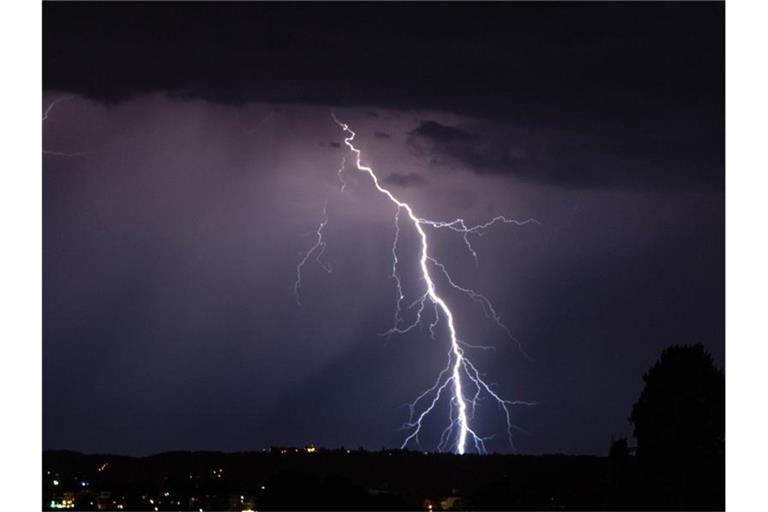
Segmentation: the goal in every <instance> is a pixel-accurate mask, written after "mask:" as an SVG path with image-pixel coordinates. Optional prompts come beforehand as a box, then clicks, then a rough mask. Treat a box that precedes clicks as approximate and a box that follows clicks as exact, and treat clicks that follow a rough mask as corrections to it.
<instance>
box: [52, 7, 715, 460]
mask: <svg viewBox="0 0 768 512" xmlns="http://www.w3.org/2000/svg"><path fill="white" fill-rule="evenodd" d="M59 98H68V99H66V100H64V101H61V102H59V103H57V104H56V105H55V107H54V108H53V109H52V110H51V111H50V113H49V116H48V118H47V119H46V120H45V122H44V124H43V134H44V137H43V141H44V150H45V151H47V152H49V154H44V155H43V250H44V253H43V279H44V289H43V335H44V339H43V356H44V358H43V420H44V424H43V445H44V448H46V449H53V448H66V449H73V450H80V451H87V452H111V453H128V454H148V453H155V452H159V451H165V450H178V449H193V450H202V449H204V450H227V451H235V450H255V449H261V448H263V447H267V446H270V445H286V444H287V445H304V444H307V443H314V444H316V445H319V446H326V447H336V446H342V445H343V446H347V447H358V446H363V447H365V448H369V449H379V448H382V447H388V448H389V447H398V446H399V445H400V442H401V441H402V439H403V438H404V435H405V433H404V432H403V431H402V430H401V429H400V427H401V425H402V423H403V422H404V421H405V420H406V419H407V417H408V410H407V407H405V405H404V404H406V403H407V402H409V401H411V400H413V399H414V398H415V397H416V396H417V395H418V394H419V393H420V392H421V391H422V390H424V389H426V388H428V387H429V386H430V385H431V384H432V382H433V381H434V378H435V377H436V376H437V374H438V372H439V371H440V370H441V369H442V368H443V366H444V365H445V362H446V358H445V356H446V353H447V345H446V343H447V341H446V339H445V337H444V336H438V337H437V339H435V340H433V339H431V338H430V336H429V332H428V329H427V328H426V326H425V327H424V328H423V329H417V330H415V331H413V332H411V333H409V334H407V335H403V336H391V337H382V336H381V335H380V334H381V333H382V332H383V331H386V330H387V329H388V328H389V327H390V326H391V324H392V315H393V310H394V303H395V289H394V283H393V281H392V278H391V277H390V273H391V265H392V262H391V252H390V251H391V245H392V240H393V237H394V221H393V214H394V211H393V208H392V206H391V204H389V203H388V202H387V201H386V199H384V198H382V196H381V195H379V194H377V193H376V191H375V190H374V189H373V187H372V184H371V182H370V180H369V179H367V178H366V176H365V175H362V174H360V173H357V174H355V171H354V170H353V169H352V167H350V166H348V167H347V171H346V173H345V179H346V181H347V182H348V185H347V188H346V190H344V191H343V192H341V191H340V190H339V181H338V176H337V171H338V169H339V166H340V164H341V160H342V158H343V157H345V156H346V157H347V159H349V157H350V155H349V153H348V152H347V151H345V149H344V146H343V137H342V133H341V131H340V129H339V127H338V126H337V125H336V124H335V123H334V122H333V120H332V118H331V112H332V111H333V112H335V114H336V115H337V116H338V117H339V118H340V119H342V120H343V121H345V122H347V123H349V124H350V126H351V127H352V129H354V130H355V131H356V132H357V133H358V139H357V141H358V142H359V146H360V147H361V149H362V150H363V152H364V160H365V162H366V163H369V164H371V165H373V167H374V168H375V169H376V171H377V172H378V174H379V175H380V177H381V178H382V180H383V182H384V183H385V185H386V186H388V187H390V188H391V190H392V191H393V192H395V193H396V194H398V196H400V197H401V198H402V199H404V200H406V201H408V202H409V203H410V204H411V205H412V206H414V208H415V209H416V210H417V213H418V214H420V215H422V216H424V217H429V218H436V219H453V218H457V217H462V218H465V219H467V221H469V222H471V223H479V222H483V221H485V220H487V219H489V218H492V217H494V216H496V215H506V216H508V217H517V218H521V219H525V218H529V217H533V218H536V219H538V220H539V221H540V222H541V225H526V226H521V227H515V226H501V227H497V228H495V229H493V230H492V231H490V232H489V233H488V234H486V235H485V236H483V237H479V238H475V239H473V242H474V246H475V248H476V249H477V251H478V262H477V264H475V262H474V261H473V259H472V257H471V255H470V254H469V253H468V252H467V251H466V248H465V247H464V245H463V242H462V240H461V237H460V236H458V235H456V234H451V233H446V232H431V233H433V235H431V236H432V238H431V240H432V245H433V249H434V252H435V254H437V255H439V257H440V258H441V261H442V262H443V263H444V264H445V265H446V266H447V267H448V268H449V269H450V270H451V272H452V274H453V277H454V279H455V280H457V281H459V282H461V283H464V284H466V285H467V286H471V287H473V288H475V289H476V290H478V291H481V292H483V293H485V294H486V295H487V296H488V297H489V298H490V299H491V300H492V301H493V302H494V305H495V306H496V309H497V311H498V312H499V314H500V316H501V317H502V319H503V320H504V321H505V322H506V323H507V325H509V327H510V328H511V330H512V332H513V333H514V335H515V336H516V337H517V338H518V339H519V340H520V342H521V344H522V345H523V347H524V348H525V351H526V352H527V353H528V354H529V355H530V358H526V357H524V356H523V355H522V353H521V351H520V350H519V348H518V347H517V346H516V345H515V344H514V343H512V342H510V341H509V340H508V339H507V338H506V337H505V336H504V333H503V332H502V331H500V330H499V329H498V328H497V327H496V326H495V325H493V323H492V322H489V321H488V320H486V319H485V318H484V317H483V315H482V310H481V309H480V308H479V307H478V306H477V304H474V303H473V302H472V301H470V300H468V299H467V298H466V297H462V296H461V295H459V294H452V293H450V292H448V291H447V290H446V298H447V299H448V300H449V301H450V302H451V305H452V308H453V309H454V312H455V313H456V316H457V323H458V325H459V329H460V331H461V335H462V337H464V338H466V339H468V340H471V341H472V342H473V343H482V344H489V345H493V346H495V347H496V350H495V351H492V352H491V351H478V352H476V353H475V352H473V353H472V358H473V360H474V361H475V362H476V363H477V364H478V366H480V367H481V370H482V371H483V372H484V373H486V375H487V380H489V381H490V382H494V383H495V384H496V386H497V387H496V389H497V390H498V391H499V393H501V394H502V395H504V396H505V397H507V398H510V399H519V400H527V401H532V402H537V405H535V406H533V407H521V408H515V409H513V413H514V418H513V419H514V423H515V424H516V425H518V426H519V427H520V428H521V431H520V432H516V433H515V443H516V449H517V451H518V452H521V453H551V452H564V453H593V454H604V453H606V452H607V448H608V445H609V443H610V441H611V438H612V437H615V436H617V435H618V434H621V433H624V434H626V435H629V434H631V425H630V424H629V422H628V420H627V418H628V416H629V414H630V409H631V406H632V404H633V403H634V401H635V400H636V399H637V397H638V396H639V393H640V391H641V389H642V375H643V373H644V371H645V370H646V369H647V368H648V367H649V366H650V365H651V364H652V363H653V362H654V361H655V360H656V358H657V357H658V356H659V354H660V352H661V350H662V349H663V348H664V347H666V346H669V345H671V344H691V343H703V344H704V346H705V347H706V349H707V350H709V351H710V352H711V353H712V354H713V356H714V357H715V360H716V362H717V363H718V364H719V365H721V366H724V352H725V346H724V324H725V320H724V302H725V299H724V277H725V276H724V260H725V257H724V256H725V238H724V224H725V218H724V217H725V209H724V207H725V194H724V171H725V169H724V4H723V3H717V2H708V3H690V2H685V3H676V4H659V3H644V4H635V3H618V4H616V3H602V2H601V3H596V4H580V3H567V4H557V3H549V2H548V3H542V4H534V5H531V4H511V3H493V4H472V5H467V4H460V3H449V4H437V3H431V2H430V3H421V4H398V5H393V4H384V3H376V4H347V3H344V4H332V5H322V4H304V5H302V4H297V3H290V4H271V3H270V4H246V3H231V4H217V5H213V4H204V3H194V4H182V3H169V4H162V5H149V4H133V3H131V4H123V3H121V4H117V3H88V4H67V3H60V2H56V3H45V4H44V6H43V98H42V100H43V101H42V103H43V107H47V106H48V105H50V103H51V102H52V101H55V100H57V99H59ZM55 153H67V154H74V155H70V156H66V155H60V154H55ZM326 200H327V204H328V206H327V211H328V225H327V227H326V230H325V240H326V242H327V249H326V251H325V254H324V255H323V259H324V261H326V262H327V263H329V264H330V265H332V267H333V272H331V273H326V272H324V271H323V269H322V268H320V266H318V265H317V264H315V263H312V262H311V263H309V264H308V265H307V266H306V267H305V271H304V280H303V286H302V288H301V294H302V295H301V298H302V304H303V305H302V306H298V305H297V304H296V301H295V299H294V296H293V293H292V286H293V283H294V279H295V271H296V264H297V263H298V261H299V260H300V258H301V255H302V251H306V250H307V249H309V248H310V247H311V246H312V244H313V243H314V239H313V234H314V231H315V229H316V228H317V224H318V222H319V221H320V220H321V218H322V215H323V206H324V204H325V202H326ZM412 235H413V234H412V233H411V234H410V235H408V234H406V235H405V236H404V238H403V240H402V251H403V255H404V256H405V259H404V260H403V268H402V270H403V273H404V274H406V275H414V273H415V271H416V265H415V263H414V262H415V259H413V258H410V259H409V258H408V255H415V251H416V248H417V246H416V243H415V237H414V236H412ZM409 263H411V265H410V266H409ZM440 414H441V416H440V417H439V418H438V419H437V420H436V421H435V422H434V423H430V424H429V426H428V428H427V435H425V436H424V437H423V440H424V441H425V443H424V445H425V447H426V448H431V447H434V445H435V444H436V439H435V438H434V436H435V435H439V432H440V430H441V429H442V427H443V426H444V419H445V414H443V413H440ZM499 419H500V418H499V414H498V410H497V408H496V407H495V406H494V405H493V404H492V403H490V402H483V403H481V406H480V412H479V413H478V417H477V419H476V420H475V426H476V427H477V428H478V429H479V430H480V431H481V432H482V433H484V434H492V433H496V434H497V436H496V437H495V438H494V439H492V440H490V441H489V443H488V446H489V449H491V450H496V451H510V447H509V446H508V444H506V441H505V436H504V435H503V428H502V426H501V423H500V422H499ZM430 436H432V437H430Z"/></svg>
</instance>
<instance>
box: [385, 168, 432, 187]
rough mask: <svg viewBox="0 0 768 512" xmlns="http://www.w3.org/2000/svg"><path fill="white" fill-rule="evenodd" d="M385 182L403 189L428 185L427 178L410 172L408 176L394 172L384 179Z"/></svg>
mask: <svg viewBox="0 0 768 512" xmlns="http://www.w3.org/2000/svg"><path fill="white" fill-rule="evenodd" d="M384 182H385V183H388V184H391V185H395V186H396V187H402V188H406V187H423V186H424V185H426V184H427V180H426V178H424V176H422V175H421V174H418V173H415V172H409V173H406V174H403V173H397V172H393V173H391V174H389V175H387V177H386V178H384Z"/></svg>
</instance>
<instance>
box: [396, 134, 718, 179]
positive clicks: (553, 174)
mask: <svg viewBox="0 0 768 512" xmlns="http://www.w3.org/2000/svg"><path fill="white" fill-rule="evenodd" d="M691 133H695V134H696V136H697V137H696V140H692V139H691V136H690V134H691ZM723 135H724V134H723V132H722V126H717V125H710V126H704V125H697V126H689V125H688V124H687V123H686V122H685V121H680V120H677V119H670V120H669V122H668V123H666V124H663V125H658V126H653V127H651V126H646V125H636V126H625V127H623V129H620V130H619V133H618V134H617V133H614V134H610V135H606V136H605V137H602V138H595V136H594V134H593V133H590V132H584V131H579V130H574V129H572V128H569V127H567V126H563V125H557V124H554V123H539V124H538V125H537V126H536V127H530V126H529V127H526V128H522V127H521V126H519V125H517V126H516V125H500V124H498V123H493V124H492V123H474V125H473V126H471V127H467V128H463V127H462V128H459V127H455V126H446V125H442V124H440V123H438V122H436V121H432V120H429V121H423V122H422V123H421V124H420V125H419V126H418V127H417V128H416V129H414V130H412V131H411V132H410V134H409V137H408V144H409V146H410V147H411V149H412V150H413V151H414V152H416V153H417V154H421V155H426V156H428V157H430V158H432V163H433V164H437V165H441V164H442V165H444V164H446V163H450V161H451V160H453V161H456V162H459V163H461V164H463V166H464V167H465V168H467V169H469V170H470V171H473V172H475V173H477V174H493V175H499V176H514V177H516V178H518V179H522V180H526V181H531V182H535V183H541V184H550V185H558V186H563V187H568V188H582V187H598V188H604V187H623V188H641V189H664V188H677V189H682V188H686V189H689V190H690V189H695V190H698V189H701V188H708V189H721V188H722V186H723V183H724V178H725V175H724V171H725V151H724V145H723Z"/></svg>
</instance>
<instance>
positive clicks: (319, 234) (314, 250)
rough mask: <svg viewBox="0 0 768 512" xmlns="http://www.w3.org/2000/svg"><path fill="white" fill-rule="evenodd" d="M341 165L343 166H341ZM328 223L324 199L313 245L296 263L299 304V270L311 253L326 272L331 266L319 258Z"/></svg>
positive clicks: (296, 294) (297, 301)
mask: <svg viewBox="0 0 768 512" xmlns="http://www.w3.org/2000/svg"><path fill="white" fill-rule="evenodd" d="M342 167H343V166H342ZM327 224H328V201H327V200H326V201H325V204H324V205H323V219H322V220H321V221H320V224H319V225H318V226H317V230H316V231H315V236H316V238H315V245H313V246H312V247H310V248H309V250H308V251H306V252H305V253H304V256H303V257H302V258H301V261H299V264H298V265H296V281H295V282H294V283H293V295H294V296H295V297H296V304H298V305H299V306H301V295H300V294H299V289H300V288H301V272H302V270H303V269H304V265H306V264H307V262H308V261H309V258H311V257H312V255H313V254H314V255H315V261H316V262H317V264H318V265H320V268H322V269H323V270H325V271H326V272H328V273H330V272H331V271H332V270H333V268H332V267H331V265H330V264H329V263H325V262H323V260H322V259H321V258H322V257H323V253H324V252H325V240H323V230H324V229H325V226H326V225H327Z"/></svg>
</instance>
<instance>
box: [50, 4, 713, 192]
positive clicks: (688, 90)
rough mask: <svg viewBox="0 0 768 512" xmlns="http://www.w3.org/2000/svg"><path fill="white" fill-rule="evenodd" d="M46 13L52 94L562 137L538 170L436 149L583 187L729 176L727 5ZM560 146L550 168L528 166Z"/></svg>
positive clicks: (105, 8) (91, 8) (494, 156)
mask: <svg viewBox="0 0 768 512" xmlns="http://www.w3.org/2000/svg"><path fill="white" fill-rule="evenodd" d="M43 10H44V31H43V63H44V84H43V85H44V87H45V88H47V89H51V90H61V91H69V92H73V93H77V94H81V95H85V96H87V97H91V98H96V99H100V100H104V101H120V100H124V99H125V98H128V97H131V96H134V95H139V94H143V93H147V92H154V91H169V92H172V93H173V94H175V95H176V97H181V98H204V99H207V100H211V101H217V102H225V103H238V102H244V101H267V102H286V101H288V102H304V103H320V104H331V105H351V106H354V105H359V106H363V107H376V108H380V107H391V108H400V109H436V110H444V111H451V112H458V113H463V114H468V115H471V116H474V117H477V118H480V119H487V120H492V121H493V122H495V123H500V124H511V125H514V126H524V127H525V128H526V129H528V130H530V132H531V134H532V136H533V137H537V136H538V137H539V139H546V140H545V141H543V142H541V141H534V142H530V141H529V142H528V143H527V145H528V146H530V144H532V143H536V144H539V146H540V147H538V148H530V147H526V148H523V151H525V152H526V156H524V157H522V161H521V159H520V158H519V157H518V155H519V150H518V148H512V150H511V151H508V150H507V149H505V148H502V149H499V148H498V147H497V144H498V143H499V142H492V143H491V144H490V146H489V148H485V147H482V148H479V149H481V150H482V151H478V147H477V146H475V145H474V144H470V143H467V142H464V143H462V144H460V145H459V147H453V146H452V147H446V148H438V149H445V150H446V151H447V152H448V153H450V154H451V155H452V156H454V157H456V158H459V159H462V160H464V161H465V162H467V163H469V164H470V165H472V166H474V167H476V171H477V172H481V173H482V172H494V173H499V174H507V173H510V172H514V173H516V174H518V175H523V176H527V177H530V178H531V179H537V180H539V181H545V182H552V183H554V184H565V185H568V186H595V185H596V186H612V185H615V184H616V183H619V184H621V185H630V184H631V185H638V186H641V187H643V186H648V185H651V186H657V185H659V184H665V185H666V184H667V182H668V181H669V182H674V183H677V182H684V181H692V182H694V186H698V185H700V184H704V185H707V186H710V185H711V184H713V183H715V184H722V181H723V176H722V166H723V151H722V147H723V144H722V141H723V138H724V128H723V126H724V4H723V3H719V2H703V3H694V2H681V3H655V2H651V3H628V2H616V3H612V2H595V3H555V2H542V3H518V2H499V3H480V4H472V5H468V4H461V3H454V2H451V3H446V4H436V3H432V2H425V3H413V4H398V5H393V4H385V3H356V4H352V3H346V2H342V3H336V4H313V3H310V4H300V3H288V4H279V3H246V2H237V3H202V2H201V3H195V4H190V5H186V4H185V5H183V6H182V5H180V4H174V3H167V4H162V3H158V4H149V3H141V4H132V3H120V4H116V3H81V4H68V3H60V2H49V3H45V4H44V8H43ZM369 112H371V113H374V114H375V111H374V110H369ZM422 128H423V129H424V130H426V131H427V132H429V130H439V128H438V127H437V126H424V127H422ZM542 133H543V135H542ZM425 135H427V136H429V133H425ZM432 135H435V136H436V137H438V138H442V140H443V141H444V142H445V139H444V137H445V135H446V134H441V133H433V134H432ZM554 137H557V140H554ZM497 138H498V137H497ZM454 142H456V141H454ZM550 142H552V143H554V144H555V147H553V148H549V147H548V145H549V143H550ZM500 143H501V144H503V145H506V144H507V143H506V142H505V141H501V142H500ZM582 148H583V149H582ZM486 149H489V151H485V150H486ZM596 150H600V151H602V152H603V153H606V154H608V155H611V154H621V155H622V156H625V155H629V156H635V157H637V158H638V159H642V160H645V161H646V162H647V163H648V164H649V167H656V168H657V171H655V172H656V175H652V176H649V177H648V179H647V180H644V178H643V176H644V175H643V173H640V174H638V175H636V177H635V178H633V179H626V178H625V177H624V176H622V173H623V171H622V170H616V166H617V165H618V162H617V161H615V159H613V158H611V157H606V158H605V159H603V160H602V161H600V162H597V161H594V160H593V161H584V159H583V158H582V155H581V154H580V152H581V151H596ZM552 152H554V153H556V154H555V155H554V157H553V160H552V162H549V163H550V164H551V165H550V166H551V169H549V170H547V171H542V170H540V169H536V170H534V169H532V168H529V165H530V166H531V167H535V166H536V165H537V163H536V162H534V161H532V160H531V159H538V158H543V159H544V160H545V164H546V163H547V162H546V160H548V158H549V157H548V156H542V155H548V154H551V153H552ZM512 169H517V170H514V171H513V170H512ZM680 169H684V170H682V171H681V170H680ZM630 172H634V171H633V170H630ZM614 173H617V174H618V177H617V176H616V175H615V174H614ZM670 174H671V175H673V178H672V179H670V180H668V179H667V175H670ZM534 175H535V176H534ZM635 182H637V183H635Z"/></svg>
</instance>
